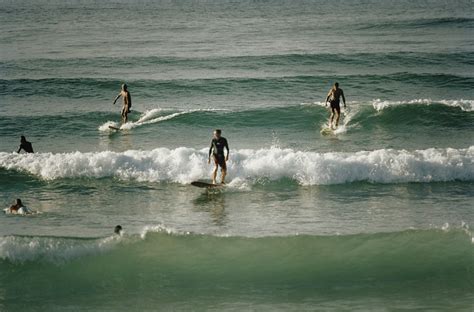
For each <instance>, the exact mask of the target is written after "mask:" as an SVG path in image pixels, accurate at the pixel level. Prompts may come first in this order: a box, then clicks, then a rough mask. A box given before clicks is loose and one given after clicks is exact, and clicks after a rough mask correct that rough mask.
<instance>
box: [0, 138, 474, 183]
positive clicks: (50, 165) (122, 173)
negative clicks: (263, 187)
mask: <svg viewBox="0 0 474 312" xmlns="http://www.w3.org/2000/svg"><path fill="white" fill-rule="evenodd" d="M207 152H208V149H207V148H203V149H201V150H198V149H194V148H187V147H179V148H176V149H168V148H157V149H154V150H149V151H138V150H129V151H125V152H121V153H119V152H111V151H104V152H88V153H81V152H73V153H60V154H53V153H38V154H16V153H4V152H2V153H0V168H2V169H5V170H14V171H18V172H23V173H26V174H31V175H34V176H36V177H38V178H39V179H44V180H56V179H71V178H93V179H100V178H116V179H119V180H123V181H137V182H163V183H180V184H189V183H191V182H192V181H195V180H200V179H207V178H208V177H209V176H210V173H211V170H212V168H211V166H209V165H208V163H207V157H208V154H207ZM228 168H229V174H228V177H229V181H230V183H229V188H242V187H245V188H247V187H248V184H249V183H250V184H259V183H260V184H261V183H266V181H268V180H269V181H278V180H281V179H290V180H292V181H294V182H295V183H298V184H300V185H331V184H345V183H353V182H371V183H411V182H419V183H430V182H448V181H473V180H474V146H470V147H469V148H465V149H453V148H429V149H425V150H415V151H407V150H392V149H380V150H374V151H360V152H353V153H343V152H329V153H317V152H304V151H295V150H293V149H280V148H277V147H271V148H268V149H259V150H251V149H241V150H234V151H232V154H231V158H230V161H229V162H228Z"/></svg>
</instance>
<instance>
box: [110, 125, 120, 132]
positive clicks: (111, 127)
mask: <svg viewBox="0 0 474 312" xmlns="http://www.w3.org/2000/svg"><path fill="white" fill-rule="evenodd" d="M109 129H112V130H115V131H120V128H117V127H114V126H109Z"/></svg>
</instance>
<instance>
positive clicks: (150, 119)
mask: <svg viewBox="0 0 474 312" xmlns="http://www.w3.org/2000/svg"><path fill="white" fill-rule="evenodd" d="M222 110H223V109H190V110H184V111H180V112H174V113H171V114H166V112H167V110H165V109H161V108H154V109H150V110H147V111H145V112H144V113H142V115H141V116H140V118H139V119H138V120H137V121H130V122H127V123H125V124H122V125H120V123H118V122H115V121H107V122H106V123H104V124H102V125H100V126H99V131H110V128H109V126H112V127H115V128H120V129H121V130H130V129H133V128H136V127H140V126H143V125H148V124H154V123H159V122H162V121H166V120H170V119H173V118H175V117H178V116H182V115H187V114H192V113H196V112H213V111H222ZM163 113H165V115H163Z"/></svg>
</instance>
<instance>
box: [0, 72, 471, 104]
mask: <svg viewBox="0 0 474 312" xmlns="http://www.w3.org/2000/svg"><path fill="white" fill-rule="evenodd" d="M334 79H337V80H338V81H339V82H341V83H344V84H346V85H347V86H349V87H350V86H351V84H354V83H356V84H357V86H358V87H359V88H360V87H361V85H370V86H371V87H373V86H374V85H382V84H385V83H389V82H390V83H403V84H410V85H426V84H429V85H430V86H431V87H437V88H455V89H466V90H472V85H473V84H474V77H470V76H461V75H452V74H443V73H436V74H427V73H408V72H400V73H394V74H363V75H321V76H314V75H295V76H279V77H245V78H239V77H220V78H199V79H185V78H183V79H171V80H170V79H163V80H153V79H131V80H129V81H127V84H128V85H129V86H130V87H131V88H133V90H134V92H138V93H139V94H140V95H141V97H144V98H150V97H153V98H154V97H156V96H157V94H163V93H166V92H172V93H174V92H177V91H179V92H180V95H181V96H183V95H184V94H188V95H195V92H202V93H206V94H216V95H222V94H226V93H232V92H236V90H241V91H245V92H255V91H258V92H260V93H262V92H275V90H278V89H282V90H287V91H288V92H291V91H293V92H297V91H298V92H301V88H307V86H306V85H311V86H313V87H312V88H314V86H317V87H318V88H323V87H324V88H326V87H327V86H328V84H329V85H330V84H332V83H333V81H334ZM122 83H123V80H118V79H108V78H100V79H97V78H44V79H0V95H1V96H14V97H28V96H43V95H46V96H52V95H54V96H57V97H67V98H73V99H76V98H100V99H105V95H104V92H106V93H107V92H108V94H115V93H116V91H117V86H118V85H120V84H122ZM324 92H326V90H324ZM183 93H184V94H183ZM109 97H110V96H109ZM109 97H107V98H109Z"/></svg>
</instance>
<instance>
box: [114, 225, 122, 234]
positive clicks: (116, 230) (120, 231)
mask: <svg viewBox="0 0 474 312" xmlns="http://www.w3.org/2000/svg"><path fill="white" fill-rule="evenodd" d="M114 233H115V234H118V235H120V234H122V226H121V225H117V226H115V229H114Z"/></svg>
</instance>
